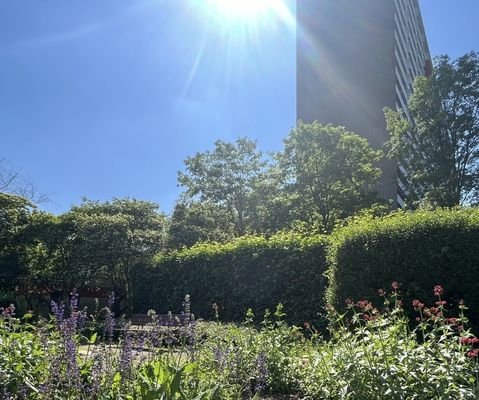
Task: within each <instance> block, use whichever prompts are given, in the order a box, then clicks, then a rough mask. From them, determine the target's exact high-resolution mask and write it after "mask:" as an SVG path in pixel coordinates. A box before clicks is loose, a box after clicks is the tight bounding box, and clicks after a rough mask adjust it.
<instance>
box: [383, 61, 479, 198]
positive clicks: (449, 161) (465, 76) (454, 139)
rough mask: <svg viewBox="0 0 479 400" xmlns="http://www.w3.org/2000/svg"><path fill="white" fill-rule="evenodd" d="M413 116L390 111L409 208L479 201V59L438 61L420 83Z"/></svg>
mask: <svg viewBox="0 0 479 400" xmlns="http://www.w3.org/2000/svg"><path fill="white" fill-rule="evenodd" d="M409 109H410V112H411V115H410V118H409V119H408V117H407V115H406V114H405V113H401V112H396V111H393V110H391V109H385V115H386V121H387V128H388V131H389V132H390V135H391V139H390V141H389V148H390V152H389V156H390V157H392V158H395V159H399V160H402V161H403V164H404V165H405V166H406V169H407V177H404V179H403V181H404V184H405V185H406V194H409V195H408V198H407V200H408V205H409V206H410V207H415V206H417V205H420V204H426V205H432V206H439V207H448V206H455V205H458V204H464V203H465V204H467V203H474V202H478V201H479V55H478V54H477V53H474V52H471V53H468V54H466V55H464V56H462V57H460V58H458V59H457V60H454V61H451V60H450V58H449V57H447V56H441V57H438V58H436V60H435V69H434V74H433V76H432V77H430V78H426V77H419V78H417V79H416V81H415V83H414V92H413V95H412V96H411V98H410V99H409Z"/></svg>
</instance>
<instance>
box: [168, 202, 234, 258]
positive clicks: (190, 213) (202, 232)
mask: <svg viewBox="0 0 479 400" xmlns="http://www.w3.org/2000/svg"><path fill="white" fill-rule="evenodd" d="M233 237H234V226H233V224H232V223H231V221H230V218H229V215H228V213H227V212H226V211H225V210H224V209H222V208H220V207H219V206H217V205H216V204H211V203H207V202H204V203H201V202H190V203H178V204H176V206H175V209H174V211H173V215H172V216H171V220H170V225H169V230H168V247H169V248H171V249H179V248H181V247H190V246H192V245H194V244H195V243H198V242H225V241H228V240H230V239H232V238H233Z"/></svg>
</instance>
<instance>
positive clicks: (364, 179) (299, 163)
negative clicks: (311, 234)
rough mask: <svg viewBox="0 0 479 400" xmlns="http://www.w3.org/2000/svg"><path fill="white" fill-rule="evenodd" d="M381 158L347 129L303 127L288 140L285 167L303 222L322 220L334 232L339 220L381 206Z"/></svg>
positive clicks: (316, 123) (322, 126)
mask: <svg viewBox="0 0 479 400" xmlns="http://www.w3.org/2000/svg"><path fill="white" fill-rule="evenodd" d="M381 157H382V153H381V151H379V150H373V149H372V148H371V147H370V146H369V144H368V142H367V140H366V139H364V138H361V137H360V136H359V135H357V134H355V133H352V132H348V131H346V129H345V128H343V127H335V126H333V125H325V126H324V125H321V124H320V123H318V122H314V123H312V124H305V123H303V122H301V121H299V122H298V125H297V127H296V128H294V129H293V130H292V131H291V133H290V134H289V136H288V137H287V138H286V140H285V149H284V152H283V153H282V154H281V155H280V165H281V166H282V168H283V170H284V171H285V176H286V178H285V179H286V181H285V182H286V187H288V188H289V191H290V192H292V193H297V196H296V197H297V206H298V207H299V208H300V209H301V210H302V213H303V217H302V219H303V221H314V220H315V219H317V218H318V217H319V220H320V221H321V224H322V226H323V229H324V230H326V231H330V230H331V229H332V228H333V226H334V223H335V221H336V220H337V219H342V218H345V217H348V216H350V215H354V214H355V213H357V212H358V211H359V210H361V209H362V208H367V207H370V206H372V205H373V204H374V203H376V202H378V200H377V199H376V193H375V190H374V188H375V185H376V184H377V182H378V180H379V177H380V175H381V170H380V169H379V168H378V167H377V166H376V164H377V162H378V161H379V159H380V158H381Z"/></svg>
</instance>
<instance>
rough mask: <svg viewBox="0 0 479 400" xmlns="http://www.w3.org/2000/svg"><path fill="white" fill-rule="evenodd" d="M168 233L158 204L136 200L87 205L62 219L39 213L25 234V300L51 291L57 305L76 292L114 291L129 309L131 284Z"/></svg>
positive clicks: (66, 214) (32, 218) (86, 203)
mask: <svg viewBox="0 0 479 400" xmlns="http://www.w3.org/2000/svg"><path fill="white" fill-rule="evenodd" d="M166 227H167V223H166V217H165V216H164V215H163V214H161V213H160V212H158V205H157V204H155V203H151V202H147V201H139V200H134V199H114V200H113V201H111V202H96V201H90V200H85V201H84V202H83V203H82V204H81V205H80V206H75V207H73V208H72V209H71V210H70V211H68V212H66V213H64V214H62V215H60V216H53V215H51V214H47V213H41V212H38V213H35V214H33V215H32V216H31V218H30V221H29V223H28V226H27V227H26V228H25V236H26V237H27V243H28V253H27V256H28V257H27V263H26V267H27V271H28V273H27V274H26V276H25V277H24V280H23V282H22V291H23V294H24V295H25V296H27V297H28V295H33V294H34V293H37V294H38V293H39V292H42V291H44V290H47V291H48V293H50V295H51V296H54V299H58V298H61V297H64V296H65V295H68V294H69V293H70V292H71V291H72V290H73V288H79V289H83V288H86V287H88V288H95V287H101V288H112V289H114V290H115V291H116V292H117V294H118V297H121V298H122V300H124V303H123V304H124V305H125V307H126V309H129V308H130V306H131V290H130V283H131V281H133V279H134V275H135V273H136V272H137V271H138V270H139V269H140V267H142V266H144V265H146V264H148V263H149V262H151V260H152V257H153V255H155V254H156V253H157V252H158V251H160V250H162V249H163V248H164V247H165V242H166ZM55 295H57V296H56V297H55ZM27 301H28V298H27Z"/></svg>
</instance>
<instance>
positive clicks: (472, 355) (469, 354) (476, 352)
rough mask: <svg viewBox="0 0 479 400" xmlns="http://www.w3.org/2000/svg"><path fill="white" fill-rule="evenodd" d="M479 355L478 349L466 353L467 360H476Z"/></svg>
mask: <svg viewBox="0 0 479 400" xmlns="http://www.w3.org/2000/svg"><path fill="white" fill-rule="evenodd" d="M478 355H479V349H474V350H471V351H468V352H467V356H468V357H469V358H476V357H477V356H478Z"/></svg>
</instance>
